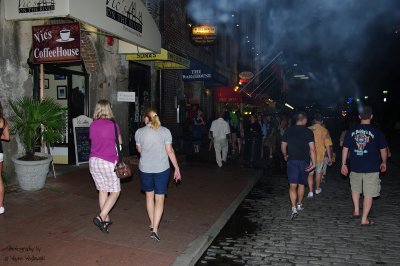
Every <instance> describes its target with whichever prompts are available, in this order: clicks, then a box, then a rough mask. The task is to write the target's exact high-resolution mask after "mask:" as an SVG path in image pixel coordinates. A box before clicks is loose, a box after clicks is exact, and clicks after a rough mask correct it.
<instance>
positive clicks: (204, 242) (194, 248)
mask: <svg viewBox="0 0 400 266" xmlns="http://www.w3.org/2000/svg"><path fill="white" fill-rule="evenodd" d="M261 175H262V173H261V171H260V172H258V173H257V174H255V175H254V176H253V177H252V178H251V179H250V180H249V182H248V184H247V186H246V187H245V188H244V189H243V190H242V192H241V193H240V194H239V195H238V196H237V197H236V198H235V199H234V200H233V201H232V203H231V204H230V205H229V207H228V208H227V209H226V210H225V211H224V212H223V213H222V214H221V216H220V217H219V218H218V219H217V221H216V222H215V223H214V224H213V225H212V226H211V228H210V229H209V230H208V231H207V232H206V233H205V234H203V235H200V236H199V237H197V238H196V239H195V240H193V241H192V243H190V244H189V246H188V247H187V248H186V249H185V251H183V252H182V253H181V254H180V255H179V256H178V257H177V258H176V259H175V261H174V263H172V264H171V265H173V266H188V265H195V264H196V262H197V261H198V260H199V259H200V257H201V256H202V255H203V253H204V252H205V251H206V250H207V248H208V247H209V246H210V245H211V243H212V241H213V240H214V239H215V238H216V237H217V235H218V234H219V232H220V231H221V230H222V228H223V227H224V226H225V224H226V223H227V222H228V220H229V219H230V218H231V216H232V214H233V213H234V212H235V211H236V209H237V208H238V207H239V205H240V203H242V201H243V200H244V199H245V198H246V196H247V195H248V194H249V192H250V191H251V190H252V189H253V187H254V185H255V184H256V183H257V181H258V180H259V179H260V177H261Z"/></svg>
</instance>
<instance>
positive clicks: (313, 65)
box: [188, 0, 400, 109]
mask: <svg viewBox="0 0 400 266" xmlns="http://www.w3.org/2000/svg"><path fill="white" fill-rule="evenodd" d="M198 2H199V1H195V0H193V1H189V5H188V10H189V13H191V16H192V17H194V18H195V19H197V20H198V21H200V22H202V21H207V22H208V23H210V22H211V23H215V24H216V25H219V24H225V25H234V23H232V21H231V17H230V15H231V13H233V12H238V11H239V12H240V13H241V14H244V15H246V14H247V15H248V16H250V17H254V16H253V14H254V10H256V9H259V8H262V9H263V10H264V15H263V16H262V18H261V19H262V23H263V24H264V28H263V31H264V32H262V35H263V36H265V38H264V42H263V45H264V47H261V51H257V52H259V53H260V57H261V60H262V61H263V62H264V63H267V62H269V61H270V60H271V58H273V57H274V56H275V55H276V54H277V53H279V52H280V51H283V52H284V61H285V62H286V65H285V72H286V79H287V80H288V81H289V91H288V93H287V95H286V99H287V101H288V102H290V103H291V104H293V105H296V106H306V105H308V104H311V103H313V102H316V103H318V104H319V105H322V106H336V105H337V104H338V103H340V102H343V101H345V100H346V99H347V98H349V97H353V98H354V100H356V99H357V98H360V99H361V101H360V103H362V102H369V103H371V104H373V105H376V106H377V107H378V108H386V109H388V108H389V109H390V108H399V107H396V106H394V105H393V103H394V102H395V99H399V98H400V95H399V93H398V88H399V84H400V82H399V81H400V75H399V71H400V32H399V33H396V30H397V29H399V28H400V1H398V0H380V1H375V0H279V1H278V0H246V1H242V0H236V1H227V0H220V1H211V0H205V1H202V4H201V5H202V8H201V9H199V6H198ZM228 28H229V27H228ZM399 31H400V30H399ZM241 34H242V35H243V36H245V35H248V34H249V32H244V31H243V32H241ZM243 49H246V47H243ZM295 64H297V66H295ZM295 74H306V75H307V76H309V77H310V79H309V80H299V79H296V78H293V75H295ZM383 90H388V91H389V93H388V102H387V103H385V104H383V95H382V91H383ZM365 95H368V96H369V99H368V100H365V99H364V96H365ZM396 101H397V100H396ZM391 104H392V107H390V105H391Z"/></svg>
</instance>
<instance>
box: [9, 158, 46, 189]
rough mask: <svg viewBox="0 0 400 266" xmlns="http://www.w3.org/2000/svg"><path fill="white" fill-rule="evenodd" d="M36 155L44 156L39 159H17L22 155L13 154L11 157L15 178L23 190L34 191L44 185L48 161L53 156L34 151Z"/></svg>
mask: <svg viewBox="0 0 400 266" xmlns="http://www.w3.org/2000/svg"><path fill="white" fill-rule="evenodd" d="M35 154H36V155H38V156H43V157H46V159H45V160H40V161H22V160H18V158H21V157H22V156H23V155H21V154H15V155H14V156H13V157H12V161H13V162H14V166H15V172H16V173H17V180H18V183H19V185H20V187H21V188H22V189H23V190H29V191H35V190H39V189H41V188H43V187H44V182H45V181H46V177H47V174H48V172H49V166H50V162H51V161H52V160H53V157H52V156H51V155H49V154H46V153H35Z"/></svg>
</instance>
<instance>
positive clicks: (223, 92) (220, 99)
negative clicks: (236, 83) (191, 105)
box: [215, 87, 242, 103]
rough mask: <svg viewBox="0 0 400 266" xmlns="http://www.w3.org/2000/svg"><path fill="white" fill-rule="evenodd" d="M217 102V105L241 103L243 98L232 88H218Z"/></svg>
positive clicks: (216, 93)
mask: <svg viewBox="0 0 400 266" xmlns="http://www.w3.org/2000/svg"><path fill="white" fill-rule="evenodd" d="M215 101H216V102H217V103H241V102H242V96H241V95H240V94H239V93H237V92H234V91H233V89H232V88H231V87H217V88H216V89H215Z"/></svg>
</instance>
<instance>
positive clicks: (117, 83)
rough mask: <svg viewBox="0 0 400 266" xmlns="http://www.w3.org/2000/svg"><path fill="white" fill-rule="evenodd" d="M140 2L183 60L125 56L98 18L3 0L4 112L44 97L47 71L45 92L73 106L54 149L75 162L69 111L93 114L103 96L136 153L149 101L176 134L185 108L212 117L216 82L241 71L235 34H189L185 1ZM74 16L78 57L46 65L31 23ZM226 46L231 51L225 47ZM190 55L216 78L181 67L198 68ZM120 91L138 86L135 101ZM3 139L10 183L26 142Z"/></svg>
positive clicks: (129, 150) (128, 148) (172, 53)
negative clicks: (48, 12)
mask: <svg viewBox="0 0 400 266" xmlns="http://www.w3.org/2000/svg"><path fill="white" fill-rule="evenodd" d="M70 1H75V0H70ZM48 2H50V1H48ZM56 2H57V1H56ZM46 3H47V1H46ZM142 3H143V4H144V6H145V7H146V8H147V12H149V14H150V15H151V17H152V19H153V20H154V22H155V24H156V25H157V27H158V30H159V32H160V33H161V47H162V48H163V49H164V50H166V51H167V57H168V60H170V58H169V57H172V58H173V59H171V60H172V63H181V65H180V66H179V67H178V68H174V67H171V62H169V61H168V62H167V63H165V62H160V61H151V60H146V61H143V60H132V58H131V59H128V58H127V53H121V50H120V48H121V47H120V45H119V40H120V39H121V37H124V36H115V35H114V34H113V33H111V32H105V31H101V30H98V29H97V28H96V27H95V26H96V25H89V24H87V23H85V22H84V21H81V20H77V19H74V18H71V17H68V16H67V17H62V16H61V17H60V16H57V17H45V18H38V19H26V20H24V19H22V20H8V19H6V15H5V13H6V10H5V0H0V24H1V26H0V60H1V62H0V88H1V89H0V101H1V102H2V104H3V108H4V115H5V117H6V119H7V117H9V115H10V110H9V107H8V101H9V100H12V99H16V98H18V97H21V96H29V97H35V98H38V97H40V82H41V81H40V80H41V77H40V76H41V75H43V77H42V79H43V84H44V89H43V90H42V93H43V95H44V96H45V97H51V98H54V99H56V100H57V101H58V102H59V103H61V104H62V105H63V106H65V107H66V108H67V109H68V116H69V118H68V127H67V131H66V133H65V138H64V141H63V143H60V144H59V145H56V146H57V147H55V149H54V150H53V152H54V153H55V154H54V157H55V162H56V163H61V164H75V163H77V162H76V158H75V145H74V138H73V130H72V127H73V126H72V119H73V118H74V117H77V116H79V115H85V116H88V117H91V116H92V114H93V109H94V106H95V104H96V102H97V101H98V100H99V99H109V100H110V101H111V103H112V106H113V112H114V114H115V116H116V118H117V120H118V122H119V123H120V127H121V133H122V136H123V143H124V148H123V152H124V153H125V154H126V155H128V154H135V143H134V139H133V136H134V133H135V130H136V129H137V128H138V127H140V126H142V116H143V113H144V110H145V108H147V107H153V108H156V109H158V110H159V113H160V117H161V118H162V122H163V124H164V125H165V126H167V127H168V128H170V129H171V131H172V133H173V136H174V138H177V139H179V138H180V137H182V136H183V135H184V131H185V126H188V124H190V121H187V111H188V109H190V108H191V106H192V105H198V106H199V107H200V108H202V109H204V110H205V111H206V114H207V118H210V119H211V117H212V116H213V112H214V98H213V97H214V89H215V88H216V87H218V86H229V85H230V84H231V83H232V79H234V78H235V77H236V76H237V70H236V61H235V60H236V59H235V49H233V48H232V47H235V45H234V44H233V43H234V41H233V40H232V39H231V37H229V36H224V35H218V41H217V42H216V44H215V45H213V46H198V45H195V44H194V43H193V42H192V40H191V27H192V26H194V25H195V24H194V23H196V22H193V21H192V20H191V19H190V16H189V15H188V13H187V12H186V4H187V3H186V1H184V0H171V1H159V0H147V1H142ZM87 12H89V11H87ZM72 22H79V24H80V49H81V60H80V61H76V62H54V63H46V64H43V68H42V70H41V69H40V66H39V65H38V64H35V63H34V62H33V60H32V56H33V55H32V26H38V25H59V24H69V23H72ZM199 23H201V22H199ZM135 48H136V50H129V51H130V53H132V54H134V53H135V52H136V53H137V52H139V53H138V54H142V55H143V54H150V55H152V56H153V55H155V54H157V52H151V51H143V50H141V49H139V48H138V46H137V47H135ZM227 50H228V51H229V52H224V53H221V51H227ZM128 55H129V53H128ZM177 61H178V62H177ZM187 62H190V64H187ZM193 62H197V63H198V64H200V65H201V67H200V68H207V69H210V72H211V78H209V77H208V78H206V79H202V78H197V79H193V80H184V79H183V74H182V71H183V70H182V69H185V68H186V69H185V70H184V71H192V72H193V71H194V72H193V73H196V71H198V70H199V69H193V68H191V66H193ZM178 65H179V64H178ZM119 92H135V102H121V101H119V100H118V99H119V98H118V93H119ZM3 146H4V150H5V152H4V153H5V160H4V172H5V178H6V181H7V183H11V184H12V183H14V182H15V173H14V169H13V165H12V163H11V160H10V157H11V156H12V155H13V154H15V153H21V152H22V151H23V147H22V146H21V143H20V141H19V139H18V137H17V136H12V141H11V142H10V143H4V145H3Z"/></svg>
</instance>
